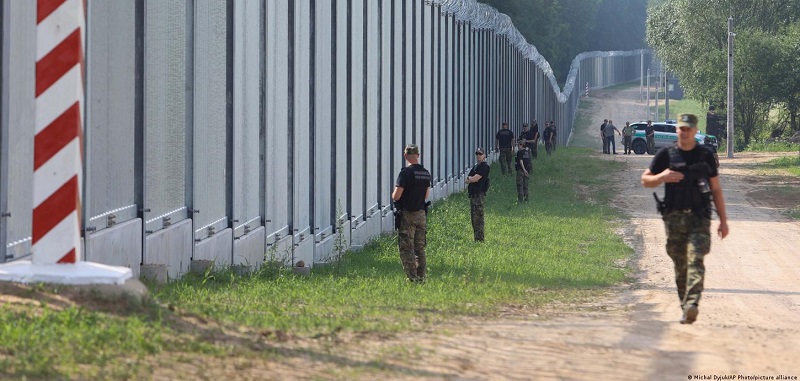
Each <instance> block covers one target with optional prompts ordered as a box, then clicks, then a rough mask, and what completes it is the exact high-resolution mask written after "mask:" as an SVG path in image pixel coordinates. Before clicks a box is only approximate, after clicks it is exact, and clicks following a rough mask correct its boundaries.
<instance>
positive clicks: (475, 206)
mask: <svg viewBox="0 0 800 381" xmlns="http://www.w3.org/2000/svg"><path fill="white" fill-rule="evenodd" d="M475 159H476V160H477V163H476V164H475V166H474V167H472V169H470V171H469V174H468V175H467V178H466V179H464V183H466V184H468V185H467V192H468V194H469V205H470V217H472V233H473V236H474V238H475V241H477V242H483V207H484V205H485V204H486V190H487V189H488V185H489V164H487V163H486V153H485V152H484V151H483V148H478V149H476V150H475Z"/></svg>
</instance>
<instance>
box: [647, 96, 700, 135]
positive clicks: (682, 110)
mask: <svg viewBox="0 0 800 381" xmlns="http://www.w3.org/2000/svg"><path fill="white" fill-rule="evenodd" d="M665 113H666V107H664V94H661V98H660V99H659V101H658V115H662V116H663V115H665ZM706 113H707V110H706V108H705V107H703V105H702V104H701V103H700V102H698V101H696V100H693V99H689V98H684V99H681V100H676V99H670V100H669V118H670V119H678V115H680V114H694V115H697V129H698V131H700V132H703V133H705V132H706Z"/></svg>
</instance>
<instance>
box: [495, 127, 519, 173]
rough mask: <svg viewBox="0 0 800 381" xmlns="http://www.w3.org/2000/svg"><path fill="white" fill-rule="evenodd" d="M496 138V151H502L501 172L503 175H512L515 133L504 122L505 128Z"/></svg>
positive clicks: (498, 132)
mask: <svg viewBox="0 0 800 381" xmlns="http://www.w3.org/2000/svg"><path fill="white" fill-rule="evenodd" d="M494 138H495V147H494V148H495V149H496V150H498V151H500V170H502V171H503V175H511V161H512V160H513V157H512V156H513V154H512V152H511V151H513V149H514V133H513V132H511V130H509V129H508V123H506V122H503V128H501V129H500V131H497V134H496V135H495V136H494Z"/></svg>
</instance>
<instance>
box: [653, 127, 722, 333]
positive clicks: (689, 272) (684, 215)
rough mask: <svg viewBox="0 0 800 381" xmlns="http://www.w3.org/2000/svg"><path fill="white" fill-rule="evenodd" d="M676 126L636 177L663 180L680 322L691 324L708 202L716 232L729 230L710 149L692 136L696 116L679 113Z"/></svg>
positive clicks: (706, 238)
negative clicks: (670, 141)
mask: <svg viewBox="0 0 800 381" xmlns="http://www.w3.org/2000/svg"><path fill="white" fill-rule="evenodd" d="M677 131H678V142H677V143H676V145H675V146H672V147H665V148H662V149H661V150H659V151H658V152H657V153H656V156H655V157H654V158H653V161H652V162H651V163H650V167H649V168H648V169H646V170H645V171H644V173H642V178H641V181H642V185H644V186H645V187H647V188H655V187H657V186H659V185H661V184H664V190H665V199H664V201H663V203H660V204H662V205H659V211H661V216H662V217H661V218H662V220H664V225H665V227H666V233H667V254H668V255H669V257H670V258H672V262H673V265H674V266H673V267H674V269H675V285H676V286H677V289H678V299H679V300H680V303H681V309H682V310H683V317H681V320H680V323H681V324H692V323H693V322H694V321H695V320H696V319H697V314H698V304H699V302H700V295H701V293H702V292H703V280H704V276H705V269H706V268H705V265H704V263H703V259H704V258H705V256H706V255H708V253H709V251H710V250H711V203H713V204H714V207H715V208H716V210H717V215H718V216H719V226H718V227H717V233H718V234H719V237H720V238H725V237H726V236H727V235H728V216H727V213H726V211H725V200H724V199H723V195H722V186H721V185H720V182H719V173H718V171H717V168H716V165H715V160H714V156H713V152H711V151H710V150H708V149H706V148H705V147H703V146H701V145H698V144H697V142H696V141H695V135H696V134H697V116H695V115H692V114H681V115H680V116H679V117H678V128H677ZM654 194H655V193H654Z"/></svg>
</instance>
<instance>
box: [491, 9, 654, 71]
mask: <svg viewBox="0 0 800 381" xmlns="http://www.w3.org/2000/svg"><path fill="white" fill-rule="evenodd" d="M479 1H480V2H482V3H485V4H487V5H491V6H492V7H494V8H496V9H497V10H498V11H500V12H503V13H505V14H507V15H509V17H511V21H513V22H514V26H515V27H516V28H517V29H518V30H519V31H520V33H522V35H523V36H525V38H526V39H527V40H528V43H529V44H532V45H534V46H536V49H537V50H538V51H539V53H541V54H542V56H544V58H545V59H547V61H548V62H549V63H550V66H551V67H552V69H553V75H555V77H556V79H557V80H558V81H559V82H561V83H563V82H564V81H566V78H567V75H568V74H569V68H570V65H571V64H572V60H573V59H574V58H575V56H576V55H578V54H580V53H583V52H587V51H595V50H601V51H608V50H636V49H642V48H646V47H647V45H646V43H645V24H644V20H645V18H646V16H647V4H646V0H479Z"/></svg>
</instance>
